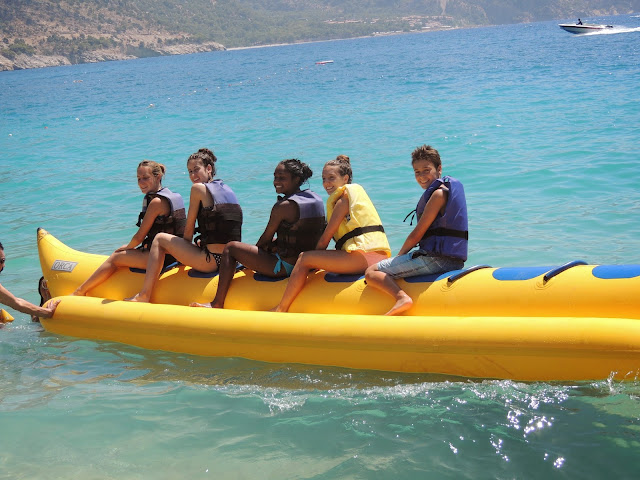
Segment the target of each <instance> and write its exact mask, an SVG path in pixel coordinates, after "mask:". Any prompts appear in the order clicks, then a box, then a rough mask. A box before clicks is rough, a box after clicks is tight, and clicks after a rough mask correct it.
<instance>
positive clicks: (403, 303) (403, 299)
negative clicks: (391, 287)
mask: <svg viewBox="0 0 640 480" xmlns="http://www.w3.org/2000/svg"><path fill="white" fill-rule="evenodd" d="M412 306H413V300H411V297H410V296H409V295H407V294H406V293H404V292H400V293H399V294H398V296H397V300H396V303H395V305H394V306H393V307H391V310H389V311H388V312H387V313H385V315H387V316H390V315H398V314H400V313H402V312H406V311H407V310H409V309H410V308H411V307H412Z"/></svg>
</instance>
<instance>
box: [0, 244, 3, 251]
mask: <svg viewBox="0 0 640 480" xmlns="http://www.w3.org/2000/svg"><path fill="white" fill-rule="evenodd" d="M0 250H4V247H3V246H2V242H0Z"/></svg>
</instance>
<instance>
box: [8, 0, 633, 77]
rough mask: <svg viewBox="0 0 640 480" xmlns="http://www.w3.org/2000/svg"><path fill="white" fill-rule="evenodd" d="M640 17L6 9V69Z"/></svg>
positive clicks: (292, 3)
mask: <svg viewBox="0 0 640 480" xmlns="http://www.w3.org/2000/svg"><path fill="white" fill-rule="evenodd" d="M633 11H640V0H224V1H218V0H2V2H1V3H0V38H1V39H2V43H0V70H11V69H21V68H34V67H42V66H48V65H64V64H72V63H85V62H98V61H104V60H116V59H128V58H139V57H147V56H157V55H174V54H183V53H194V52H201V51H211V50H218V49H224V48H225V46H226V47H246V46H256V45H267V44H274V43H295V42H301V41H312V40H327V39H335V38H351V37H357V36H367V35H379V34H385V33H398V32H409V31H426V30H434V29H442V28H458V27H468V26H477V25H493V24H505V23H518V22H530V21H539V20H550V19H554V18H558V19H559V18H574V17H578V16H580V17H583V18H588V17H590V16H595V15H613V14H621V13H630V12H633Z"/></svg>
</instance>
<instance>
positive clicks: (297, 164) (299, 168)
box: [278, 158, 313, 187]
mask: <svg viewBox="0 0 640 480" xmlns="http://www.w3.org/2000/svg"><path fill="white" fill-rule="evenodd" d="M278 165H282V166H283V167H284V169H285V170H286V171H287V172H289V173H290V174H291V176H292V177H294V178H299V179H300V182H299V183H298V187H300V185H302V184H303V183H304V182H306V181H307V180H309V179H310V178H311V176H312V175H313V172H312V171H311V168H310V167H309V165H307V164H306V163H304V162H301V161H300V160H298V159H297V158H288V159H286V160H282V161H281V162H280V163H279V164H278Z"/></svg>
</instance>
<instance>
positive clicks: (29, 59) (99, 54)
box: [0, 26, 476, 72]
mask: <svg viewBox="0 0 640 480" xmlns="http://www.w3.org/2000/svg"><path fill="white" fill-rule="evenodd" d="M466 28H476V27H450V26H442V27H433V28H428V29H424V30H421V31H409V32H380V33H376V34H373V35H361V36H357V37H347V38H330V39H323V40H307V41H302V42H291V43H270V44H266V45H251V46H245V47H230V48H227V47H225V46H224V45H221V44H216V43H213V42H211V43H209V44H202V45H199V44H183V45H176V46H174V47H173V49H172V50H173V51H169V50H168V49H167V51H163V52H158V55H157V56H173V55H190V54H193V53H206V52H213V51H225V50H226V51H234V50H249V49H255V48H271V47H284V46H289V45H304V44H309V43H320V42H338V41H346V40H357V39H362V38H376V37H390V36H396V35H410V34H421V33H430V32H438V31H445V30H459V29H466ZM139 58H149V57H136V56H132V55H127V54H123V53H119V52H115V51H113V50H98V51H92V52H87V54H86V61H83V62H75V63H74V62H71V60H69V58H68V57H66V56H64V55H26V54H20V55H17V56H16V57H15V58H13V59H9V58H7V57H3V56H0V72H3V71H13V70H31V69H34V68H46V67H61V66H67V65H85V64H89V63H102V62H112V61H124V60H136V59H139Z"/></svg>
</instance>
